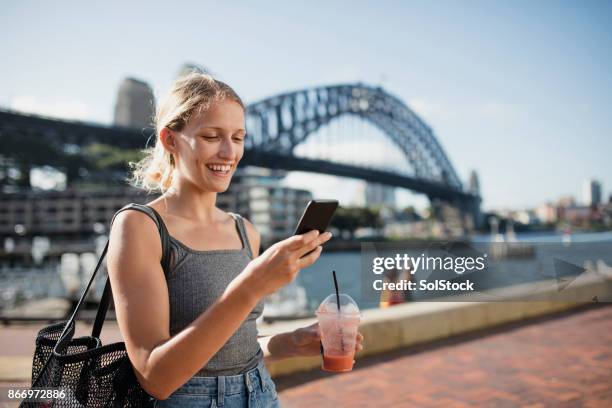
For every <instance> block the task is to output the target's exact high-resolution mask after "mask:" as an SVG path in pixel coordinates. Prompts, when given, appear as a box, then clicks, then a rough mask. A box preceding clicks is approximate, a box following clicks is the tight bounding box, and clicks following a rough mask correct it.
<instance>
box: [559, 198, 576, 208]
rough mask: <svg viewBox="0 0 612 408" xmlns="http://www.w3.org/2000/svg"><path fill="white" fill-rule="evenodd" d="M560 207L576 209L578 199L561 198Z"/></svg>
mask: <svg viewBox="0 0 612 408" xmlns="http://www.w3.org/2000/svg"><path fill="white" fill-rule="evenodd" d="M558 206H559V207H562V208H563V207H575V206H576V199H575V198H574V197H573V196H563V197H561V198H559V201H558Z"/></svg>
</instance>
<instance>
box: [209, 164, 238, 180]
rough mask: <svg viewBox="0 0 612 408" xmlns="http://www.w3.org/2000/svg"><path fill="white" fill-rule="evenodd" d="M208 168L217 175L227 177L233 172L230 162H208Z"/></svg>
mask: <svg viewBox="0 0 612 408" xmlns="http://www.w3.org/2000/svg"><path fill="white" fill-rule="evenodd" d="M206 168H207V169H208V170H209V171H210V172H211V173H212V174H214V175H215V176H218V177H225V176H227V175H229V174H230V173H231V170H232V166H231V165H230V164H207V165H206Z"/></svg>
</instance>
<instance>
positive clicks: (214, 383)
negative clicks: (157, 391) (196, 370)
mask: <svg viewBox="0 0 612 408" xmlns="http://www.w3.org/2000/svg"><path fill="white" fill-rule="evenodd" d="M266 378H270V374H269V373H268V371H267V369H266V366H265V365H264V362H263V360H261V361H259V363H258V364H257V367H255V368H253V369H251V370H249V371H247V372H245V373H244V374H238V375H228V376H223V375H222V376H219V377H197V376H196V377H192V378H191V379H190V380H189V381H187V382H186V383H185V384H184V385H183V386H182V387H181V388H179V389H178V390H176V391H175V392H174V393H173V394H172V395H210V396H217V405H218V406H222V405H223V399H224V397H225V395H232V394H239V393H241V392H244V391H245V390H248V392H249V394H250V393H251V392H253V390H254V389H256V387H260V388H261V390H262V392H265V391H266Z"/></svg>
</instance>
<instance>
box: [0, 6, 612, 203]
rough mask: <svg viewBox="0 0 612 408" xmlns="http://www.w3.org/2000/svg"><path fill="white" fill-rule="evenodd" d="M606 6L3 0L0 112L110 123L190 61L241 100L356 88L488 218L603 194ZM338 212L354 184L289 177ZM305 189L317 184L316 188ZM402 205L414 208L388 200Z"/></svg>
mask: <svg viewBox="0 0 612 408" xmlns="http://www.w3.org/2000/svg"><path fill="white" fill-rule="evenodd" d="M611 20H612V2H610V1H596V0H590V1H585V2H579V1H564V0H554V1H547V0H542V1H537V2H533V1H523V0H515V1H473V0H466V1H441V0H437V1H397V2H395V1H369V2H363V1H350V2H349V1H334V2H324V1H312V2H297V1H294V2H281V1H278V2H271V1H231V2H230V1H228V2H206V1H192V2H188V1H174V2H172V3H170V2H155V1H147V2H119V1H105V2H98V3H97V4H89V2H76V1H75V2H68V1H60V0H58V1H53V2H48V1H7V2H3V6H2V10H1V11H0V26H1V27H2V32H1V33H0V55H2V56H3V61H2V63H1V64H0V107H3V108H11V109H16V110H21V111H26V112H31V113H41V114H46V115H52V116H57V117H62V118H70V119H78V120H86V121H91V122H99V123H104V124H110V123H111V122H112V116H113V109H114V103H115V98H116V94H117V90H118V87H119V84H120V83H121V81H122V80H123V78H125V77H127V76H132V77H136V78H139V79H142V80H144V81H147V82H148V83H149V84H151V86H152V87H153V89H154V91H155V93H156V95H158V96H162V95H164V94H165V93H166V92H167V90H168V89H169V87H170V86H171V83H172V81H173V80H174V78H175V76H176V74H177V72H178V70H179V68H180V67H181V65H182V64H184V63H186V62H192V63H197V64H201V65H203V66H205V67H206V68H208V69H209V70H210V71H211V72H212V73H213V74H215V75H216V76H218V77H219V78H221V79H223V80H224V81H226V82H228V83H229V84H231V85H232V86H233V87H234V88H235V89H236V90H237V91H238V93H239V94H240V95H241V96H242V98H243V99H244V100H245V101H246V102H247V103H249V102H255V101H257V100H260V99H263V98H266V97H269V96H273V95H275V94H277V93H280V92H287V91H290V90H299V89H304V88H307V87H312V86H320V85H329V84H337V83H347V82H363V83H366V84H370V85H377V86H382V87H384V89H385V90H386V91H388V92H390V93H392V94H393V95H395V96H397V97H399V98H400V99H401V100H403V101H404V102H405V103H406V104H407V105H408V106H409V107H410V108H411V109H413V110H414V111H415V112H416V113H417V114H419V115H420V116H421V117H422V119H423V120H424V121H425V122H427V123H428V124H429V125H430V126H431V127H432V128H433V130H434V132H435V134H436V136H437V138H438V140H439V142H440V143H441V145H442V146H443V148H444V150H445V151H446V153H447V155H448V156H449V158H450V160H451V162H452V164H453V166H454V167H455V169H456V171H457V172H458V174H459V176H460V178H461V179H462V180H463V181H465V182H467V180H468V177H469V173H470V171H471V170H476V171H477V172H478V175H479V177H480V184H481V193H482V196H483V207H484V209H501V208H527V207H534V206H537V205H538V204H540V203H542V202H545V201H555V200H556V199H558V198H559V197H560V196H565V195H573V196H575V197H576V198H577V199H579V200H580V199H581V197H582V189H583V184H584V182H585V181H586V180H587V179H590V178H595V179H598V180H599V181H600V182H601V183H602V184H603V188H604V194H605V197H607V196H608V194H612V154H611V152H612V122H611V120H610V106H612V25H610V24H609V22H610V21H611ZM288 183H290V184H292V185H295V186H297V187H300V186H308V187H309V188H314V189H315V196H326V195H327V196H328V198H329V195H330V194H338V193H337V192H338V191H339V187H342V191H343V196H342V197H341V201H344V202H348V201H351V200H354V199H355V196H356V195H358V194H359V191H360V188H361V187H360V185H361V183H358V182H354V181H349V180H347V179H335V178H330V177H323V176H320V177H315V176H313V175H304V174H294V175H292V176H290V177H289V180H288ZM313 185H315V186H316V187H313ZM398 199H399V200H400V203H398V204H400V205H402V206H403V205H410V204H414V203H417V205H418V203H422V202H423V200H422V199H420V198H419V197H417V196H415V195H412V194H400V195H398Z"/></svg>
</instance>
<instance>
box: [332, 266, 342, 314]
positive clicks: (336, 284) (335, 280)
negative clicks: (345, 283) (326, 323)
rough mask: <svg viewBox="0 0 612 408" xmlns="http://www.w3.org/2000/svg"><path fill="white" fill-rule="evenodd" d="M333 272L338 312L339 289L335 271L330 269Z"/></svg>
mask: <svg viewBox="0 0 612 408" xmlns="http://www.w3.org/2000/svg"><path fill="white" fill-rule="evenodd" d="M332 273H333V274H334V287H335V288H336V305H337V306H338V312H339V311H340V291H339V290H338V279H336V271H332Z"/></svg>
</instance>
